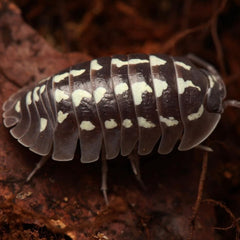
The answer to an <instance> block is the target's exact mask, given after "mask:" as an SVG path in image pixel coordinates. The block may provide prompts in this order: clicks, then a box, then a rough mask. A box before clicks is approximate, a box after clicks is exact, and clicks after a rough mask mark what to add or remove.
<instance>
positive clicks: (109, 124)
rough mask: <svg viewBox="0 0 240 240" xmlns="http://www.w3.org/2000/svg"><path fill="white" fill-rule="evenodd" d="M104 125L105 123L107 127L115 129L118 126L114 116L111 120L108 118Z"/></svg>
mask: <svg viewBox="0 0 240 240" xmlns="http://www.w3.org/2000/svg"><path fill="white" fill-rule="evenodd" d="M104 125H105V128H106V129H113V128H115V127H117V123H116V121H115V120H114V119H112V118H111V119H110V120H106V121H105V122H104Z"/></svg>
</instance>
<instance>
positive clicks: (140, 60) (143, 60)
mask: <svg viewBox="0 0 240 240" xmlns="http://www.w3.org/2000/svg"><path fill="white" fill-rule="evenodd" d="M128 63H129V64H140V63H149V60H147V59H138V58H135V59H134V58H133V59H130V60H129V61H128Z"/></svg>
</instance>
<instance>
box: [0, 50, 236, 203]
mask: <svg viewBox="0 0 240 240" xmlns="http://www.w3.org/2000/svg"><path fill="white" fill-rule="evenodd" d="M225 97H226V89H225V85H224V82H223V80H222V78H221V77H220V75H219V74H218V72H217V71H216V70H215V69H214V67H213V66H212V65H210V64H208V63H207V62H205V61H203V60H201V59H199V58H198V57H196V56H193V55H187V56H185V57H172V56H168V55H164V54H150V55H147V54H129V55H113V56H111V57H102V58H98V59H93V60H91V61H88V62H84V63H80V64H77V65H74V66H72V67H70V68H68V69H65V70H63V71H61V72H59V73H57V74H55V75H53V76H51V77H49V78H46V79H43V80H41V81H40V82H38V83H36V84H34V85H32V86H28V87H24V88H23V89H20V90H19V91H18V92H17V93H16V94H14V95H12V96H11V97H10V98H9V99H8V100H7V101H6V102H5V103H4V105H3V110H4V113H3V118H4V125H5V126H6V127H11V130H10V133H11V134H12V136H13V137H14V138H16V139H17V140H18V141H19V142H20V143H21V144H22V145H24V146H26V147H28V148H29V149H30V150H31V151H33V152H35V153H36V154H39V155H41V156H45V157H43V158H42V160H41V161H40V162H39V164H38V165H37V166H36V168H35V169H34V170H33V172H32V173H31V174H30V175H29V176H28V180H29V179H30V178H31V177H32V176H33V174H34V173H35V172H36V171H37V169H39V168H40V167H41V165H43V163H44V162H45V161H46V160H47V159H48V158H49V157H51V158H52V159H53V160H56V161H70V160H72V159H73V157H74V153H75V150H76V146H77V143H78V140H79V143H80V151H81V162H82V163H90V162H94V161H97V160H98V159H99V155H100V152H101V150H102V149H103V150H104V153H105V156H104V157H103V158H104V159H105V160H106V159H114V158H116V157H117V156H118V154H119V153H121V155H123V156H128V155H130V154H131V153H132V152H133V150H134V148H137V152H138V154H139V155H147V154H149V153H150V152H151V151H152V150H153V148H154V146H155V145H156V144H157V142H159V146H158V152H159V153H160V154H168V153H169V152H171V151H172V149H173V148H174V146H175V145H176V144H179V145H178V149H179V150H180V151H186V150H189V149H192V148H194V147H200V148H202V149H205V150H208V149H209V148H207V147H204V146H202V145H200V144H201V143H202V142H203V141H204V140H205V139H206V138H207V137H208V136H209V135H210V134H211V133H212V131H213V130H214V129H215V127H216V125H217V124H218V122H219V120H220V118H221V114H222V113H223V110H224V108H226V107H227V106H234V107H237V108H240V102H238V101H236V100H224V99H225ZM130 159H131V158H130ZM103 162H104V166H105V167H103V176H102V190H103V193H104V196H105V200H106V201H107V195H106V189H107V186H106V170H107V167H106V164H105V163H106V161H103ZM131 163H132V167H133V170H134V172H135V174H136V175H137V176H139V168H138V163H137V162H136V161H135V162H134V161H131Z"/></svg>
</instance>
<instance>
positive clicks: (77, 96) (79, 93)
mask: <svg viewBox="0 0 240 240" xmlns="http://www.w3.org/2000/svg"><path fill="white" fill-rule="evenodd" d="M83 98H89V99H90V98H92V94H90V93H89V92H87V91H85V90H82V89H77V90H75V91H74V92H73V93H72V100H73V104H74V106H75V107H78V106H79V105H80V103H81V101H82V99H83Z"/></svg>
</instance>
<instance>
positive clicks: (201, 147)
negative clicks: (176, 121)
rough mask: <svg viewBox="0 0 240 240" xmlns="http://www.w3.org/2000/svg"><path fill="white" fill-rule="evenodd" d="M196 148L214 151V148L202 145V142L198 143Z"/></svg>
mask: <svg viewBox="0 0 240 240" xmlns="http://www.w3.org/2000/svg"><path fill="white" fill-rule="evenodd" d="M195 148H196V149H199V150H203V151H206V152H213V149H212V148H210V147H208V146H205V145H201V144H199V145H197V146H196V147H195Z"/></svg>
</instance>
